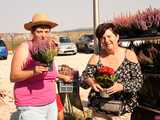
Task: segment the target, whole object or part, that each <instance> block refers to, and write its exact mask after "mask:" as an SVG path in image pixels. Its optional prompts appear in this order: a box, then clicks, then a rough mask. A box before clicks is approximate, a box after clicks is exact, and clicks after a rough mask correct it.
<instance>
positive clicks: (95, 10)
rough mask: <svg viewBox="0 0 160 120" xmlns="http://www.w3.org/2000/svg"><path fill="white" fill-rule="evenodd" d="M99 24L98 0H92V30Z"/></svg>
mask: <svg viewBox="0 0 160 120" xmlns="http://www.w3.org/2000/svg"><path fill="white" fill-rule="evenodd" d="M98 25H99V0H93V28H94V32H95V30H96V28H97V26H98Z"/></svg>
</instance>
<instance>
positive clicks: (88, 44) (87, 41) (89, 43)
mask: <svg viewBox="0 0 160 120" xmlns="http://www.w3.org/2000/svg"><path fill="white" fill-rule="evenodd" d="M95 40H96V37H95V35H94V34H85V35H82V36H81V37H80V38H79V40H78V42H77V43H76V46H77V49H78V51H79V52H85V53H93V52H94V49H95V45H94V41H95Z"/></svg>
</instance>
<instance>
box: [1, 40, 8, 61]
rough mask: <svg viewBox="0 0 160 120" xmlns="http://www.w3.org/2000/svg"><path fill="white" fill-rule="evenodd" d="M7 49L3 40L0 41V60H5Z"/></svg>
mask: <svg viewBox="0 0 160 120" xmlns="http://www.w3.org/2000/svg"><path fill="white" fill-rule="evenodd" d="M7 56H8V49H7V46H6V44H5V43H4V41H3V40H0V59H1V60H2V59H7Z"/></svg>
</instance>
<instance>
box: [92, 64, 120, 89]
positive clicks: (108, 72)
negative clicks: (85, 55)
mask: <svg viewBox="0 0 160 120" xmlns="http://www.w3.org/2000/svg"><path fill="white" fill-rule="evenodd" d="M95 79H96V81H97V83H99V84H100V85H101V87H103V88H108V87H111V86H112V85H113V84H114V82H115V81H117V79H118V78H117V76H116V75H115V71H114V70H113V69H112V68H110V67H108V66H102V67H100V68H97V72H96V74H95Z"/></svg>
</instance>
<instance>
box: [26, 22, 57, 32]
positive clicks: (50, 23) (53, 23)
mask: <svg viewBox="0 0 160 120" xmlns="http://www.w3.org/2000/svg"><path fill="white" fill-rule="evenodd" d="M37 25H48V26H50V27H51V28H54V27H56V26H57V25H58V24H57V23H55V22H51V21H39V22H35V23H33V22H29V23H26V24H24V28H25V29H26V30H29V31H31V30H32V27H33V26H37Z"/></svg>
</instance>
